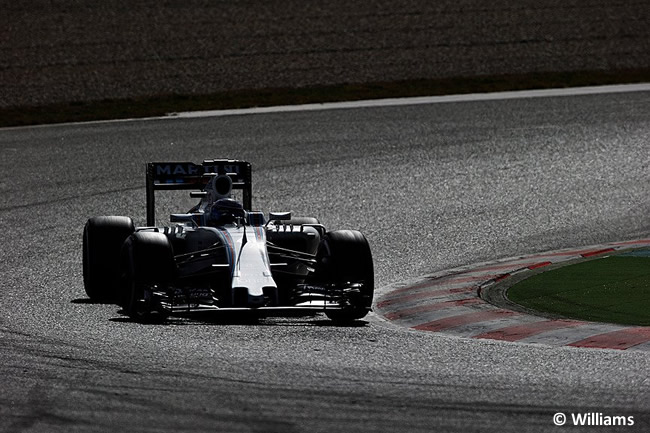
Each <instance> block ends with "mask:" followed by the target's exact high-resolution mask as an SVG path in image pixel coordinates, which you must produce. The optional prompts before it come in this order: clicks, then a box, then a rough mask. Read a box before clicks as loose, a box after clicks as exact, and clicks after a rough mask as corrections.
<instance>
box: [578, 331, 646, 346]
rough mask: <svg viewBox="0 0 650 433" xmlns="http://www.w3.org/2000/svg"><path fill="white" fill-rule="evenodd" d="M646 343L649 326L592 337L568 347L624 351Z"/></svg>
mask: <svg viewBox="0 0 650 433" xmlns="http://www.w3.org/2000/svg"><path fill="white" fill-rule="evenodd" d="M647 341H650V326H641V327H638V328H624V329H621V330H619V331H613V332H606V333H604V334H598V335H594V336H592V337H588V338H585V339H584V340H580V341H576V342H575V343H571V344H569V346H575V347H593V348H598V349H619V350H625V349H628V348H630V347H632V346H636V345H638V344H641V343H645V342H647Z"/></svg>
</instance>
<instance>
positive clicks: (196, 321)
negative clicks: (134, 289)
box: [110, 310, 369, 328]
mask: <svg viewBox="0 0 650 433" xmlns="http://www.w3.org/2000/svg"><path fill="white" fill-rule="evenodd" d="M118 313H119V314H123V316H120V317H115V318H112V319H110V321H111V322H117V323H133V324H136V325H156V326H205V325H214V326H226V325H241V326H258V327H259V326H268V327H291V326H314V327H342V328H358V327H364V326H367V325H369V322H366V321H363V320H357V321H354V322H351V323H337V322H334V321H332V320H329V319H326V318H323V317H322V316H321V315H320V314H318V313H312V314H307V315H305V314H304V313H303V314H289V315H283V316H278V315H272V314H259V313H256V312H254V311H238V312H233V311H220V312H211V313H205V314H197V313H195V314H192V315H174V316H170V317H153V318H151V319H150V320H147V321H144V322H142V321H137V320H134V319H132V318H130V317H128V316H126V314H125V313H124V311H122V310H120V311H118Z"/></svg>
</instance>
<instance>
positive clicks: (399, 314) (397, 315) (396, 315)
mask: <svg viewBox="0 0 650 433" xmlns="http://www.w3.org/2000/svg"><path fill="white" fill-rule="evenodd" d="M481 302H485V301H483V300H482V299H479V298H467V299H459V300H456V301H444V302H438V303H436V304H428V305H421V306H418V307H413V308H407V309H405V310H399V311H393V312H392V313H388V314H384V317H385V318H387V319H388V320H396V319H401V318H404V317H408V316H415V315H417V314H420V313H427V312H430V311H438V310H444V309H445V308H451V307H460V306H463V305H471V304H479V303H481Z"/></svg>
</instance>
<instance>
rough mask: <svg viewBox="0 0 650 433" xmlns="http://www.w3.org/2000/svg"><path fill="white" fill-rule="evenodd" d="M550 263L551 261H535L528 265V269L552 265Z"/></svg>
mask: <svg viewBox="0 0 650 433" xmlns="http://www.w3.org/2000/svg"><path fill="white" fill-rule="evenodd" d="M552 264H553V262H540V263H535V264H534V265H530V266H528V269H530V270H531V271H532V270H533V269H537V268H543V267H544V266H548V265H552Z"/></svg>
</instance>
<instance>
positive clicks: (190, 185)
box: [147, 159, 252, 226]
mask: <svg viewBox="0 0 650 433" xmlns="http://www.w3.org/2000/svg"><path fill="white" fill-rule="evenodd" d="M215 175H216V176H222V175H226V176H229V177H230V179H231V180H232V189H241V190H243V203H242V205H243V206H244V209H246V210H248V211H250V210H251V207H252V170H251V164H250V163H249V162H246V161H239V160H233V159H211V160H205V161H203V162H202V163H201V164H194V163H193V162H150V163H148V164H147V225H148V226H153V225H155V224H156V197H155V193H156V190H167V191H170V190H183V189H195V190H202V189H203V188H204V187H205V185H206V184H207V183H208V181H209V180H210V178H211V176H215Z"/></svg>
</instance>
